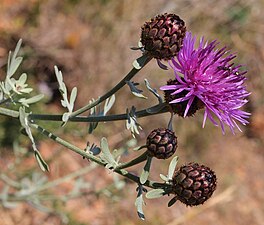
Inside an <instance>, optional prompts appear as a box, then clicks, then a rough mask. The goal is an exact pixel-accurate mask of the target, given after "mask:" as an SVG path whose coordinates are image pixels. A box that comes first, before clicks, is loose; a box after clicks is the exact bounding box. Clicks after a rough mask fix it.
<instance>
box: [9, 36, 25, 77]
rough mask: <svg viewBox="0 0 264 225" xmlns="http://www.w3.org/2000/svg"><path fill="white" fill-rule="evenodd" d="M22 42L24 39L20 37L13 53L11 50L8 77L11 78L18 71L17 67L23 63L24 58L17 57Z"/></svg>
mask: <svg viewBox="0 0 264 225" xmlns="http://www.w3.org/2000/svg"><path fill="white" fill-rule="evenodd" d="M21 44H22V39H20V40H19V41H18V42H17V45H16V48H15V51H14V54H13V55H12V52H11V51H10V52H9V55H8V62H7V78H8V79H10V78H11V77H12V76H13V75H14V73H15V72H16V70H17V68H18V67H19V65H20V64H21V62H22V60H23V58H22V57H17V54H18V52H19V49H20V47H21ZM11 55H12V57H11Z"/></svg>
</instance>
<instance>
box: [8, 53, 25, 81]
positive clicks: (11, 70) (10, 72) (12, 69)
mask: <svg viewBox="0 0 264 225" xmlns="http://www.w3.org/2000/svg"><path fill="white" fill-rule="evenodd" d="M22 60H23V58H22V57H17V58H16V59H14V60H12V61H11V64H10V68H9V70H8V77H9V78H10V77H12V76H13V75H14V73H15V72H16V71H17V68H18V67H19V66H20V64H21V62H22Z"/></svg>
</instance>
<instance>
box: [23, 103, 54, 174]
mask: <svg viewBox="0 0 264 225" xmlns="http://www.w3.org/2000/svg"><path fill="white" fill-rule="evenodd" d="M19 120H20V123H21V126H22V127H23V128H25V131H26V133H27V135H28V137H29V139H30V141H31V143H32V148H33V150H34V153H35V157H36V160H37V162H38V164H39V166H40V168H41V170H43V171H44V172H45V171H49V166H48V165H47V163H46V162H45V161H44V160H43V158H42V157H41V155H40V152H39V151H38V149H37V146H36V143H35V141H34V138H33V135H32V133H31V130H30V127H29V121H28V113H26V111H25V108H23V107H20V108H19Z"/></svg>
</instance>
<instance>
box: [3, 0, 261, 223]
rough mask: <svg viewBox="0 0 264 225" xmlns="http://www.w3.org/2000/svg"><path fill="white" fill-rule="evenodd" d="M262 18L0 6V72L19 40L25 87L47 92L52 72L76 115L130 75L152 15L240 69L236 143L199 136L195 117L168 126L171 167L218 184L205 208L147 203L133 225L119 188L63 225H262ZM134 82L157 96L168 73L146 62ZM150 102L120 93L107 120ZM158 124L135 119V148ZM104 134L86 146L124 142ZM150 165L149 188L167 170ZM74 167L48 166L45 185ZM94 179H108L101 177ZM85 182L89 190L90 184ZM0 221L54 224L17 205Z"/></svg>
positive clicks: (53, 3)
mask: <svg viewBox="0 0 264 225" xmlns="http://www.w3.org/2000/svg"><path fill="white" fill-rule="evenodd" d="M263 9H264V2H263V1H261V0H237V1H236V0H223V1H216V0H204V1H198V0H188V1H186V0H170V1H166V0H149V1H140V0H124V1H115V0H100V1H96V0H89V1H85V0H68V1H59V0H39V1H38V0H30V1H27V0H17V1H15V0H2V1H1V5H0V34H1V36H0V65H3V64H4V62H5V60H6V59H5V58H4V57H6V55H7V52H8V50H9V49H13V47H14V45H15V42H16V41H17V39H18V38H19V37H21V38H23V40H24V43H25V48H24V52H25V53H26V55H27V56H28V57H26V60H25V61H24V69H25V70H27V71H28V73H29V75H30V76H31V77H34V78H33V79H32V81H31V82H35V83H37V84H39V83H40V82H46V83H48V84H49V85H50V86H52V84H53V82H54V74H53V65H54V64H56V65H58V66H59V67H60V68H61V69H62V70H63V74H64V77H65V79H66V82H67V84H69V87H73V86H78V90H79V99H78V106H81V105H83V104H85V103H87V101H88V100H89V99H91V98H93V97H94V98H96V97H97V96H98V95H101V94H102V93H104V92H105V90H107V89H109V88H110V87H112V86H113V85H114V84H115V83H116V82H117V81H118V80H119V79H120V78H121V77H122V75H123V74H125V73H126V72H127V71H128V70H129V69H130V67H131V62H132V61H133V60H134V59H135V58H136V57H138V56H139V55H140V53H139V52H133V51H131V50H130V49H129V47H131V46H135V45H137V42H138V40H139V34H140V26H141V25H142V24H143V22H144V21H145V20H148V19H149V18H150V17H152V16H154V15H156V14H158V13H162V12H174V13H176V14H179V15H180V16H181V17H182V18H183V19H184V20H185V21H186V23H187V26H188V29H189V30H191V31H192V32H193V33H195V34H197V35H198V36H202V35H203V36H205V37H206V38H208V39H211V40H213V39H218V40H219V41H220V42H221V43H222V44H221V45H227V46H229V47H230V48H232V49H233V50H234V51H236V52H238V61H239V62H240V63H242V64H245V65H246V67H247V69H248V74H247V77H248V81H247V86H248V89H249V90H250V91H251V92H252V94H251V96H250V103H249V104H248V106H247V110H248V111H250V112H251V113H252V117H251V123H250V125H249V126H248V127H246V128H244V132H243V133H242V134H237V135H236V136H233V135H232V134H231V133H229V132H228V133H227V134H226V135H225V136H222V134H221V131H220V129H219V128H216V127H213V126H212V125H210V124H209V123H208V124H207V126H206V128H205V129H201V122H202V119H201V115H197V116H196V117H195V118H191V119H186V120H183V119H179V118H177V119H175V121H174V127H175V129H176V132H177V135H178V137H179V148H178V150H177V151H178V155H179V156H180V163H181V164H182V163H184V162H188V161H198V162H200V163H204V164H206V165H208V166H210V167H211V168H213V169H214V170H215V171H216V173H217V175H218V189H217V191H216V194H215V195H214V197H213V198H212V199H211V200H210V201H208V203H206V204H204V205H203V206H201V207H197V208H186V207H185V206H183V205H181V204H180V203H179V204H176V205H174V206H173V207H171V208H167V201H168V199H158V200H148V201H147V206H146V210H145V211H146V217H147V221H145V222H142V221H140V220H139V219H138V218H137V217H136V211H135V209H134V208H133V206H134V199H135V192H134V190H135V185H128V186H127V190H126V191H124V193H122V196H123V197H124V199H123V200H122V201H118V202H114V201H111V199H106V198H102V199H97V200H95V199H93V201H87V200H86V199H77V200H72V201H70V202H69V203H68V204H67V205H66V210H67V211H68V212H69V213H70V214H71V215H72V218H74V220H73V221H75V222H72V224H100V225H101V224H103V225H113V224H122V225H132V224H153V225H155V224H169V225H176V224H185V225H189V224H190V225H191V224H196V225H199V224H214V225H222V224H223V225H227V224H228V225H235V224H239V225H248V224H252V225H253V224H254V225H255V224H256V225H261V224H263V223H264V213H263V212H264V205H263V202H264V191H263V190H264V179H263V169H264V166H263V165H264V163H263V161H264V155H263V141H264V124H263V121H264V113H263V112H264V105H263V90H264V73H263V71H264V47H263V40H264V39H263V37H264V17H263V12H262V11H263ZM1 74H3V72H2V71H0V76H1ZM171 75H172V74H171ZM144 78H147V79H148V80H149V81H150V82H151V84H152V86H153V87H157V88H158V87H159V86H160V85H162V84H164V82H165V81H166V80H167V79H168V74H166V72H164V71H161V70H160V69H157V65H156V64H155V62H154V61H153V62H152V63H150V65H148V66H147V68H145V69H144V70H143V71H141V72H140V75H139V76H137V77H136V78H135V80H136V81H139V82H142V81H143V80H144ZM152 100H154V99H152V98H151V99H150V102H148V101H144V100H142V101H139V102H136V101H137V100H135V98H134V97H131V94H128V89H125V90H122V91H120V93H119V95H118V99H117V103H116V106H115V108H114V109H113V111H112V112H113V113H117V112H119V113H123V112H124V110H125V108H127V107H130V106H132V105H133V104H136V106H137V107H138V108H143V107H145V106H146V105H150V104H151V101H152ZM52 102H53V103H52V104H50V107H49V110H51V111H54V110H55V111H58V110H59V109H58V107H57V106H56V102H57V98H56V96H55V97H54V99H53V100H52ZM42 109H43V108H42ZM42 109H41V110H42ZM39 110H40V109H39ZM168 118H169V115H165V116H163V117H153V118H150V119H142V120H141V121H140V123H141V124H142V126H143V128H144V131H143V132H142V134H141V136H140V137H139V144H142V143H143V142H144V139H145V136H146V134H147V133H148V132H149V131H150V130H152V129H153V128H155V127H157V126H166V124H167V121H168ZM105 126H106V127H105V129H103V128H102V127H99V130H98V131H97V132H96V133H95V135H94V136H93V135H92V136H89V140H92V141H97V142H98V140H99V138H100V137H102V136H103V135H105V136H108V137H109V142H110V144H111V146H120V145H121V144H122V142H123V140H128V139H129V133H128V132H127V131H124V123H123V122H116V123H113V124H106V125H105ZM83 127H84V126H83ZM80 135H81V136H80ZM67 136H68V138H69V139H72V140H74V141H75V143H78V145H79V146H81V147H84V146H85V144H86V140H85V139H87V138H88V136H87V135H85V134H84V133H83V132H81V134H80V133H76V134H75V133H70V134H67ZM98 137H99V138H98ZM58 148H59V147H58V146H54V145H53V144H51V143H50V142H45V141H43V143H42V144H41V150H42V151H43V152H44V153H45V154H46V155H47V156H52V154H53V153H54V150H56V149H58ZM50 149H52V150H50ZM65 152H66V150H65ZM1 157H2V156H1ZM158 163H159V162H158V161H155V162H154V167H153V171H154V172H153V178H154V179H155V178H156V179H158V174H159V173H165V171H166V167H167V162H162V163H161V164H158ZM65 165H67V166H66V167H65ZM84 165H85V162H83V161H82V160H80V159H79V158H77V157H76V156H75V155H73V154H69V153H64V154H63V157H61V158H60V160H56V162H53V164H52V165H51V168H52V169H53V170H52V171H51V175H50V176H51V179H53V178H56V177H57V176H60V175H62V174H65V173H67V172H69V171H74V170H78V168H80V167H82V166H84ZM2 166H3V164H1V167H2ZM3 169H4V168H3ZM1 170H2V169H1ZM97 173H99V174H100V176H105V177H106V180H111V177H110V176H109V175H108V174H107V173H105V172H104V171H103V170H98V172H97ZM93 177H94V175H93ZM87 179H90V178H88V177H87ZM93 179H94V182H95V183H96V182H99V181H98V180H96V178H93ZM99 183H100V182H99ZM100 185H101V184H99V185H98V186H99V187H100ZM66 188H67V187H66ZM131 193H133V194H131ZM0 217H1V218H2V219H1V225H2V224H3V225H13V224H17V223H19V224H21V225H35V224H49V225H50V224H54V225H57V224H60V222H59V219H58V218H57V217H56V216H52V215H46V214H44V213H40V212H37V211H36V210H34V209H32V208H31V207H28V206H27V205H26V204H22V205H20V207H18V208H16V209H12V210H7V209H4V208H2V209H1V211H0Z"/></svg>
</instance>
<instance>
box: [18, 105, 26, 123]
mask: <svg viewBox="0 0 264 225" xmlns="http://www.w3.org/2000/svg"><path fill="white" fill-rule="evenodd" d="M26 117H27V114H26V111H25V109H24V108H23V107H20V108H19V120H20V124H21V126H22V127H24V128H26V127H27V124H26Z"/></svg>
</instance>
